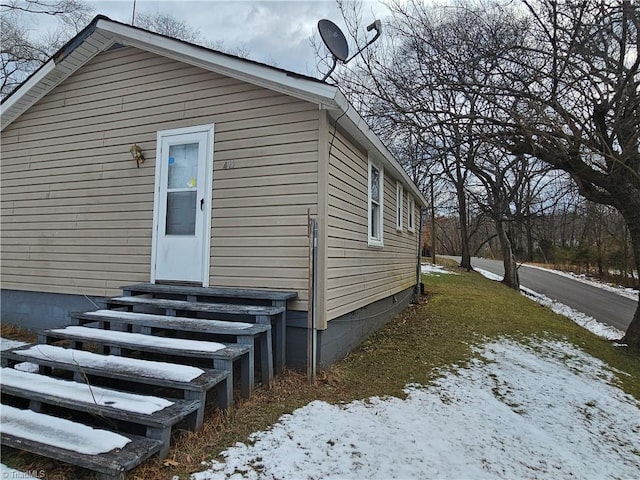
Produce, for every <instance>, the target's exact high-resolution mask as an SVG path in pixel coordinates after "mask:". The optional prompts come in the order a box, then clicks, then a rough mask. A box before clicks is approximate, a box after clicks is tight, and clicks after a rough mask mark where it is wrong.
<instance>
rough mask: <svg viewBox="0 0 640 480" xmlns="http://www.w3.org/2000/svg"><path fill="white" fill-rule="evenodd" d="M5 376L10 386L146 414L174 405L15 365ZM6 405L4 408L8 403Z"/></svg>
mask: <svg viewBox="0 0 640 480" xmlns="http://www.w3.org/2000/svg"><path fill="white" fill-rule="evenodd" d="M1 378H2V384H3V385H6V386H9V387H14V388H20V389H22V390H27V391H30V392H37V393H41V394H43V395H52V396H57V397H63V398H68V399H72V400H77V401H80V402H85V403H91V404H96V405H100V406H108V407H112V408H117V409H119V410H126V411H128V412H136V413H142V414H145V415H150V414H152V413H154V412H157V411H159V410H162V409H164V408H167V407H170V406H171V405H173V402H170V401H169V400H166V399H164V398H160V397H154V396H151V395H138V394H135V393H128V392H120V391H117V390H110V389H108V388H102V387H96V386H91V385H87V384H86V383H81V382H73V381H70V380H61V379H59V378H53V377H47V376H45V375H38V374H34V373H25V372H20V371H17V370H14V369H13V368H3V369H2V376H1ZM2 408H4V405H3V406H2Z"/></svg>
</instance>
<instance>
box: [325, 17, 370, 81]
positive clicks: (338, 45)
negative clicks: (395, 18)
mask: <svg viewBox="0 0 640 480" xmlns="http://www.w3.org/2000/svg"><path fill="white" fill-rule="evenodd" d="M374 29H375V31H376V34H375V35H374V37H373V38H372V39H371V40H369V42H367V44H366V45H365V46H364V47H362V48H361V49H360V50H358V51H357V52H356V53H354V54H353V55H352V56H351V57H349V45H348V44H347V39H346V37H345V36H344V33H342V30H340V27H338V26H337V25H336V24H335V23H333V22H332V21H331V20H326V19H322V20H320V21H319V22H318V31H319V32H320V37H321V38H322V41H323V42H324V44H325V46H326V47H327V49H328V50H329V51H330V52H331V56H332V57H333V65H331V69H330V70H329V71H328V72H327V73H326V75H325V76H324V77H323V78H322V81H323V82H324V81H325V80H326V79H327V78H329V75H331V74H332V73H333V71H334V70H335V68H336V65H337V63H338V60H340V62H341V63H342V64H343V65H346V64H347V63H349V62H350V61H351V60H353V59H354V58H355V57H357V56H358V55H360V54H361V53H362V51H363V50H364V49H365V48H367V47H368V46H369V45H371V44H372V43H373V42H375V41H376V40H377V39H378V37H380V35H381V34H382V23H381V22H380V20H376V21H375V22H373V23H372V24H371V25H369V26H368V27H367V32H370V31H371V30H374Z"/></svg>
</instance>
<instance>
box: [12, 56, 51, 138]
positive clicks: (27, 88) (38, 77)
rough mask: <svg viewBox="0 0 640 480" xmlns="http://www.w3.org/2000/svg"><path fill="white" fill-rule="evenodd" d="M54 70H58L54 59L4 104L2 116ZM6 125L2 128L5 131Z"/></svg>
mask: <svg viewBox="0 0 640 480" xmlns="http://www.w3.org/2000/svg"><path fill="white" fill-rule="evenodd" d="M54 68H56V63H55V62H54V61H53V58H51V59H49V61H48V62H47V63H45V64H44V65H43V66H42V67H40V69H39V70H38V71H37V72H36V73H35V74H34V75H33V76H32V77H31V78H29V79H28V80H27V81H26V82H25V83H23V84H22V85H20V91H19V92H16V94H15V95H11V96H10V97H9V98H8V99H7V101H6V102H3V103H2V109H1V110H0V112H1V114H2V115H4V114H5V112H6V111H7V110H9V109H11V108H12V107H14V106H15V105H16V104H17V103H18V102H19V101H20V100H22V97H23V96H24V95H25V94H27V93H28V92H30V91H31V90H32V89H33V88H34V87H36V86H37V85H38V84H39V83H40V82H41V81H42V80H44V78H45V77H46V76H47V75H49V74H50V73H51V72H52V71H53V70H54ZM4 127H5V125H3V126H2V128H3V129H4Z"/></svg>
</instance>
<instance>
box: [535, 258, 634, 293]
mask: <svg viewBox="0 0 640 480" xmlns="http://www.w3.org/2000/svg"><path fill="white" fill-rule="evenodd" d="M525 267H527V268H537V269H538V270H546V271H547V272H552V273H555V274H556V275H562V276H563V277H568V278H571V279H572V280H576V281H577V282H582V283H586V284H588V285H591V286H592V287H597V288H601V289H603V290H607V291H609V292H613V293H617V294H618V295H622V296H623V297H627V298H630V299H631V300H638V290H634V289H633V288H626V287H620V286H616V285H611V284H609V283H603V282H598V281H595V280H591V279H589V278H588V277H587V276H586V275H583V274H582V275H578V274H576V273H573V272H563V271H560V270H552V269H550V268H545V267H540V266H538V265H529V264H526V265H525Z"/></svg>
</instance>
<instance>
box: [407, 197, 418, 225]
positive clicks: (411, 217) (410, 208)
mask: <svg viewBox="0 0 640 480" xmlns="http://www.w3.org/2000/svg"><path fill="white" fill-rule="evenodd" d="M415 217H416V202H415V200H414V198H413V195H411V194H410V193H407V230H409V231H410V232H412V233H415V231H416V218H415Z"/></svg>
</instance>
